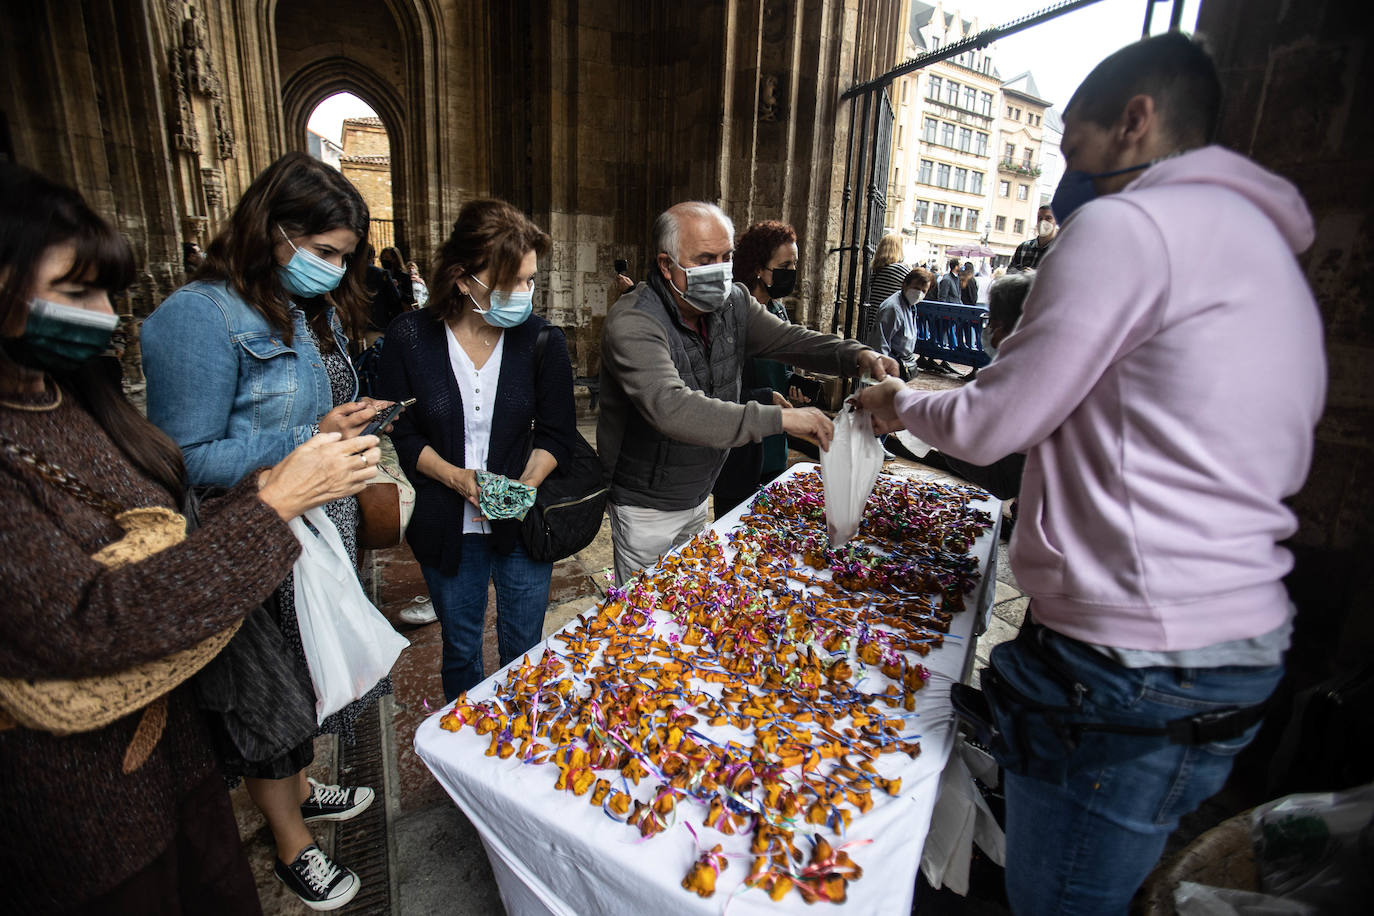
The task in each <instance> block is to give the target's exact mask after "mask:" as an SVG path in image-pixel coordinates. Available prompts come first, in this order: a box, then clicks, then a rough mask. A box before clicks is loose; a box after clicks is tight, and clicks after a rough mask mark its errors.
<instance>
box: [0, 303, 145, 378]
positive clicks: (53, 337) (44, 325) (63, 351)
mask: <svg viewBox="0 0 1374 916" xmlns="http://www.w3.org/2000/svg"><path fill="white" fill-rule="evenodd" d="M118 325H119V316H118V315H106V314H102V313H100V312H91V311H87V310H86V309H83V308H77V307H76V306H74V305H61V304H60V303H57V302H49V301H47V300H46V299H32V300H30V301H29V317H28V320H27V321H26V322H25V324H24V333H23V334H21V335H19V336H18V337H7V338H0V341H3V346H4V350H5V354H6V355H7V356H9V358H10V359H12V360H14V361H15V362H16V363H19V364H20V365H21V366H27V367H28V368H30V369H42V370H49V371H54V372H69V371H71V370H72V369H75V368H77V367H78V366H80V365H81V364H82V363H85V362H87V361H88V360H91V359H94V358H95V357H97V356H99V355H100V354H101V353H103V352H104V351H105V349H106V348H107V347H109V345H110V336H111V335H112V334H114V329H115V328H116V327H118Z"/></svg>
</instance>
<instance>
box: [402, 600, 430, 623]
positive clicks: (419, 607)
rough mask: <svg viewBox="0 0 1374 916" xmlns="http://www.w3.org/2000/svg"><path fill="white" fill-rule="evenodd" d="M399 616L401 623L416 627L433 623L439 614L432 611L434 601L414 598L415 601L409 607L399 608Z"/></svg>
mask: <svg viewBox="0 0 1374 916" xmlns="http://www.w3.org/2000/svg"><path fill="white" fill-rule="evenodd" d="M400 617H401V622H402V623H408V624H411V625H412V626H417V627H422V626H424V625H425V624H427V623H434V621H436V620H438V619H439V615H438V614H436V613H434V602H433V601H430V600H429V599H428V598H416V599H415V603H414V604H412V605H411V606H410V607H405V608H401V614H400Z"/></svg>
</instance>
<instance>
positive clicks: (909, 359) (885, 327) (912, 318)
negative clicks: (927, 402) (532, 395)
mask: <svg viewBox="0 0 1374 916" xmlns="http://www.w3.org/2000/svg"><path fill="white" fill-rule="evenodd" d="M934 283H935V278H934V277H933V276H931V274H930V271H928V270H926V269H925V268H924V267H913V268H912V269H911V272H910V273H908V274H907V275H906V279H905V280H904V281H902V288H901V290H899V291H898V292H896V293H894V294H893V295H891V296H889V297H888V298H887V299H886V300H885V301H884V302H883V304H882V305H880V306H879V307H878V332H879V333H878V336H879V339H880V341H881V347H880V352H882V353H885V354H886V355H888V356H890V357H892V358H893V360H895V361H896V363H897V365H898V366H899V367H900V368H901V374H902V379H903V381H910V380H911V379H913V378H915V377H916V374H917V372H918V371H919V369H920V368H921V367H920V365H919V364H920V362H921V361H922V360H925V357H917V355H916V342H917V340H918V334H917V315H916V305H917V303H919V302H920V301H921V300H922V299H924V298H925V296H926V292H927V291H928V290H929V289H930V287H931V286H932V285H934ZM925 361H926V362H927V363H929V360H925Z"/></svg>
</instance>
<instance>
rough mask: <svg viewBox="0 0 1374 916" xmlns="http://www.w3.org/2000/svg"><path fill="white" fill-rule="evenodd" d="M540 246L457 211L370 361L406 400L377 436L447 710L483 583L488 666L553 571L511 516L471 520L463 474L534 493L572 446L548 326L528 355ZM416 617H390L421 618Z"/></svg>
mask: <svg viewBox="0 0 1374 916" xmlns="http://www.w3.org/2000/svg"><path fill="white" fill-rule="evenodd" d="M548 250H549V237H548V235H546V234H545V233H544V232H543V230H541V229H540V228H539V227H538V226H536V225H534V223H532V222H530V220H529V219H528V218H527V217H526V216H525V215H524V214H523V213H521V212H520V211H519V210H517V209H516V208H515V207H513V206H511V205H510V204H508V203H506V202H505V201H501V200H474V201H470V202H468V203H467V204H465V205H464V206H463V209H462V210H460V211H459V213H458V219H457V220H456V221H455V222H454V224H453V231H452V232H451V233H450V234H449V237H448V241H446V242H444V245H443V247H442V248H441V249H439V256H438V259H437V260H436V262H435V265H434V277H435V284H434V295H433V297H432V298H431V299H430V301H429V305H428V306H427V307H426V308H424V309H421V310H419V311H412V312H407V313H406V314H404V315H402V316H401V317H400V318H398V319H397V320H396V321H395V322H393V323H392V327H391V331H390V332H389V333H388V334H387V342H386V347H385V349H384V350H383V352H382V363H381V371H380V376H379V387H380V390H381V391H382V392H383V393H385V394H386V396H387V397H390V398H394V399H396V400H408V399H410V398H415V399H416V403H415V404H414V406H412V407H411V408H410V409H408V410H407V411H406V412H405V413H403V414H401V416H400V418H399V419H398V420H397V421H396V424H395V429H394V430H393V431H392V434H391V439H392V441H393V442H394V443H395V444H396V453H397V455H398V456H399V458H400V461H401V467H402V469H404V471H405V473H406V476H407V477H408V478H410V481H411V483H412V484H414V485H415V510H414V514H413V515H412V516H411V519H410V525H409V526H408V527H407V528H406V541H407V542H408V543H409V544H410V548H411V550H412V551H414V553H415V559H417V560H418V561H419V562H420V571H421V572H422V573H423V574H424V577H425V584H426V585H427V586H428V587H429V596H430V600H431V604H432V606H433V613H434V614H435V615H436V616H437V619H438V620H439V625H440V627H441V629H442V631H443V637H444V647H443V670H442V675H443V684H444V696H445V698H446V699H447V700H449V701H452V700H454V699H456V698H457V696H458V695H459V694H460V693H462V692H463V691H465V690H467V689H468V688H470V687H472V686H474V685H475V684H478V683H479V682H481V680H482V678H483V677H484V676H485V672H484V671H483V668H482V625H483V622H484V619H485V616H486V610H487V586H488V583H490V582H493V581H494V582H495V585H496V608H497V611H496V617H497V621H496V632H497V639H498V644H499V647H500V653H501V664H502V665H505V664H508V663H509V662H511V661H512V660H514V659H516V658H518V657H519V656H520V654H521V653H523V652H525V651H526V650H528V649H529V648H530V647H531V646H533V645H534V644H535V643H537V642H539V640H540V639H541V638H542V637H543V627H544V612H545V610H546V609H547V608H548V602H549V583H550V581H551V579H552V576H553V564H552V563H541V562H537V561H535V560H533V559H531V558H530V557H529V556H528V555H527V554H526V552H525V546H524V544H523V543H522V542H521V539H520V523H519V522H518V521H515V520H511V519H506V520H499V521H488V520H487V519H485V518H483V517H482V514H481V511H480V509H479V508H478V506H479V503H480V500H479V490H478V486H479V481H478V477H477V475H478V472H479V471H491V472H494V473H496V474H500V475H503V476H504V477H507V478H510V479H511V480H516V481H519V482H520V483H522V484H525V485H526V486H530V487H535V488H537V487H539V485H540V484H542V483H543V482H544V479H545V478H546V477H548V475H549V474H551V473H553V470H554V469H555V468H556V467H557V466H558V465H559V463H561V462H565V461H567V459H568V456H569V455H570V454H571V453H572V449H573V447H574V445H575V443H576V431H577V416H576V408H575V407H574V405H573V389H572V364H571V361H570V360H569V358H568V347H567V343H566V341H565V340H564V337H563V332H562V331H560V330H558V329H557V328H550V330H549V333H548V336H547V340H546V342H545V347H544V352H543V356H542V358H541V359H540V361H539V362H538V363H536V357H535V344H536V343H537V341H538V338H539V332H540V330H541V329H542V328H545V327H548V322H546V321H544V319H542V318H540V317H538V316H537V315H534V314H533V313H532V310H533V300H534V275H535V269H536V267H537V263H538V257H539V255H541V254H547V253H548ZM531 430H533V434H532V437H531ZM530 443H532V448H530V449H529V451H526V448H527V446H528V444H530ZM425 610H426V609H425V608H417V609H414V611H415V612H417V613H419V614H420V615H421V616H419V617H418V618H412V617H408V616H405V615H404V612H403V617H402V619H404V620H406V621H407V622H408V623H424V622H426V618H427V617H428V615H427V614H424V613H423V612H424V611H425Z"/></svg>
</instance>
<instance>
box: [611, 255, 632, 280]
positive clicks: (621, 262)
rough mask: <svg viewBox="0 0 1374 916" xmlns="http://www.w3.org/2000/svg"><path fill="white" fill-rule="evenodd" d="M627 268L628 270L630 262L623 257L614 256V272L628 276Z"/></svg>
mask: <svg viewBox="0 0 1374 916" xmlns="http://www.w3.org/2000/svg"><path fill="white" fill-rule="evenodd" d="M629 270H630V262H629V261H627V260H625V259H624V258H616V259H615V272H616V273H618V274H625V275H627V276H628V275H629Z"/></svg>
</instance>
